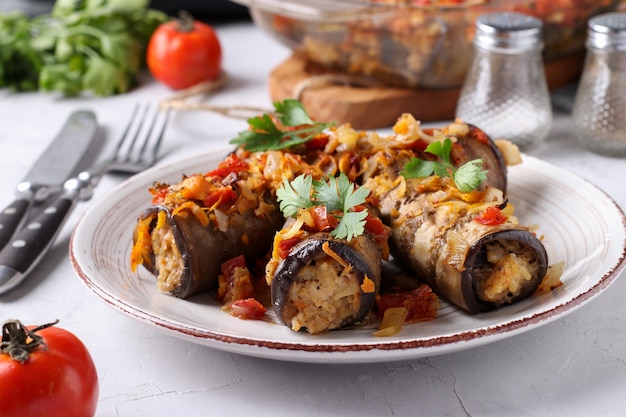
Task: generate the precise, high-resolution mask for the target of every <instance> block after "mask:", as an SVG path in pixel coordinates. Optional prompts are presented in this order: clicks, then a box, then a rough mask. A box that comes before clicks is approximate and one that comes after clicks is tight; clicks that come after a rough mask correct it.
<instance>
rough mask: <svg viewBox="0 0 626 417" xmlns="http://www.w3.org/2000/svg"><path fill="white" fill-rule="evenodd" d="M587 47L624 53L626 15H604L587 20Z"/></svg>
mask: <svg viewBox="0 0 626 417" xmlns="http://www.w3.org/2000/svg"><path fill="white" fill-rule="evenodd" d="M587 46H588V47H592V48H600V49H615V50H622V51H626V13H618V12H615V13H606V14H602V15H599V16H596V17H593V18H591V19H590V20H589V23H588V24H587Z"/></svg>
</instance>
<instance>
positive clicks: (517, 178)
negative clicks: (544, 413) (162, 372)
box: [70, 151, 626, 363]
mask: <svg viewBox="0 0 626 417" xmlns="http://www.w3.org/2000/svg"><path fill="white" fill-rule="evenodd" d="M225 154H226V151H224V152H214V153H211V154H209V155H202V156H198V157H194V158H190V159H187V160H184V161H180V162H178V163H174V164H171V165H168V166H162V167H157V168H154V169H151V170H148V171H146V172H144V173H141V174H139V175H137V176H135V177H132V178H130V179H129V180H128V181H126V182H124V183H123V184H121V185H120V186H118V187H117V188H116V189H115V190H113V191H112V192H110V193H109V194H108V195H107V196H105V197H104V198H102V199H100V201H98V202H96V203H95V204H93V206H92V207H91V208H90V209H89V210H88V211H87V212H86V213H85V215H84V216H83V218H82V219H81V221H80V222H79V224H78V226H77V227H76V230H75V232H74V233H73V236H72V239H71V244H70V257H71V259H72V263H73V266H74V268H75V270H76V272H77V273H78V275H79V276H80V277H81V278H82V280H83V281H84V282H85V284H86V285H87V287H88V288H89V289H90V290H91V291H93V292H94V293H95V294H96V295H97V296H98V297H99V298H101V299H102V300H103V301H105V302H106V303H107V304H108V305H110V306H112V307H114V308H115V309H118V310H119V311H121V312H122V313H124V314H126V315H128V316H130V317H132V318H134V319H136V320H139V321H140V322H142V323H145V324H148V325H151V326H153V327H155V328H156V329H158V330H160V331H163V332H165V333H167V334H169V335H173V336H177V337H180V338H183V339H186V340H190V341H192V342H196V343H200V344H203V345H206V346H210V347H213V348H217V349H222V350H226V351H230V352H235V353H240V354H245V355H251V356H257V357H264V358H272V359H280V360H289V361H299V362H344V363H345V362H372V361H393V360H403V359H411V358H417V357H425V356H431V355H436V354H442V353H447V352H453V351H458V350H461V349H467V348H470V347H475V346H479V345H483V344H486V343H490V342H494V341H497V340H501V339H503V338H507V337H510V336H513V335H515V334H519V333H521V332H524V331H528V330H531V329H534V328H537V327H538V326H541V325H543V324H546V323H548V322H550V321H552V320H555V319H557V318H559V317H561V316H563V315H565V314H567V313H570V312H572V311H573V310H574V309H576V308H578V307H580V306H581V305H583V304H585V303H586V302H588V301H590V300H591V299H593V298H594V297H595V296H597V295H598V294H599V293H600V292H601V291H603V290H604V289H606V288H607V287H608V286H609V284H611V282H613V280H614V279H615V278H616V277H617V276H618V275H619V274H620V272H621V271H622V270H623V268H624V265H625V262H626V261H625V250H626V249H625V242H626V219H625V217H624V213H623V212H622V211H621V210H620V209H619V208H618V206H617V204H616V203H615V202H614V201H613V200H611V199H610V198H609V197H608V196H607V195H606V194H605V193H604V192H602V191H600V190H599V189H598V188H596V187H595V186H593V185H591V184H590V183H588V182H587V181H585V180H583V179H581V178H579V177H577V176H575V175H573V174H571V173H569V172H567V171H565V170H562V169H560V168H557V167H555V166H553V165H551V164H549V163H546V162H544V161H541V160H539V159H536V158H533V157H530V156H524V163H523V164H522V165H519V166H515V167H512V168H511V169H510V171H509V197H510V200H511V202H513V203H514V204H515V206H516V214H517V215H518V217H519V218H520V220H521V221H522V222H523V223H525V224H529V225H530V224H536V225H539V233H540V234H542V235H543V236H544V242H545V245H546V249H547V251H548V254H549V259H550V263H551V264H554V263H557V262H560V261H564V262H565V265H566V268H565V272H564V274H563V276H562V281H563V283H564V285H563V286H562V287H560V288H558V289H557V290H555V291H553V292H552V293H549V294H545V295H541V296H536V295H535V296H533V297H531V298H530V299H527V300H524V301H522V302H519V303H516V304H513V305H511V306H507V307H505V308H501V309H499V310H497V311H493V312H488V313H481V314H478V315H475V316H471V315H468V314H466V313H464V312H463V311H461V310H459V309H458V308H456V307H453V306H451V305H448V304H443V305H442V308H441V310H440V312H439V316H438V317H437V318H436V319H435V320H433V321H430V322H425V323H417V324H410V325H406V326H405V327H404V328H403V329H402V331H401V332H400V333H399V334H397V335H395V336H393V337H388V338H376V337H374V336H372V332H373V330H374V327H365V328H359V329H349V330H339V331H333V332H329V333H327V334H323V335H317V336H311V335H308V334H306V333H296V332H293V331H291V330H289V329H288V328H286V327H285V326H283V325H281V324H279V323H278V321H277V319H276V317H275V316H274V315H273V314H272V313H269V312H268V314H267V315H266V316H267V318H266V319H265V320H263V321H254V320H248V321H246V320H241V319H238V318H234V317H231V316H230V315H229V314H227V313H225V312H223V311H221V310H220V307H219V305H218V304H217V302H216V301H215V300H214V299H212V297H211V296H210V295H208V294H205V295H201V296H195V297H193V298H191V299H189V300H180V299H177V298H174V297H172V296H170V295H168V294H164V293H161V292H159V291H157V289H156V287H155V278H154V277H153V276H151V275H150V274H149V273H147V272H146V271H145V270H143V269H141V270H140V271H138V272H137V273H132V272H131V271H130V268H129V253H130V249H131V240H132V231H133V227H134V224H135V220H136V218H137V217H138V215H139V214H140V213H141V212H142V211H143V209H144V208H146V207H147V206H148V205H149V203H150V194H149V193H148V191H147V189H148V187H149V186H150V185H151V184H152V183H153V182H154V181H155V180H158V181H164V182H177V181H179V180H180V178H181V174H183V173H185V174H193V173H198V172H206V171H208V170H210V169H212V168H213V167H215V166H216V165H217V163H218V162H219V161H220V160H222V159H223V157H224V155H225Z"/></svg>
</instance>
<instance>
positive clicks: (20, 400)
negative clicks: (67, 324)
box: [0, 320, 99, 417]
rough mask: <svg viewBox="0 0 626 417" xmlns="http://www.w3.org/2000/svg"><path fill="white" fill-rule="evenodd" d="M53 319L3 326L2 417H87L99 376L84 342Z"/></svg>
mask: <svg viewBox="0 0 626 417" xmlns="http://www.w3.org/2000/svg"><path fill="white" fill-rule="evenodd" d="M57 322H58V320H57V321H56V322H54V323H49V324H45V325H43V326H39V327H35V328H33V327H26V326H23V325H22V323H20V322H19V321H17V320H7V321H6V322H5V323H4V325H3V326H2V343H1V344H0V381H2V383H1V384H0V410H1V411H0V413H1V414H2V416H3V417H35V416H64V417H92V416H93V415H94V414H95V412H96V407H97V404H98V390H99V386H98V375H97V372H96V367H95V365H94V362H93V360H92V358H91V355H90V354H89V351H88V350H87V348H86V347H85V345H84V344H83V343H82V342H81V341H80V339H78V338H77V337H76V336H75V335H74V334H73V333H71V332H69V331H67V330H64V329H62V328H59V327H54V325H55V324H56V323H57Z"/></svg>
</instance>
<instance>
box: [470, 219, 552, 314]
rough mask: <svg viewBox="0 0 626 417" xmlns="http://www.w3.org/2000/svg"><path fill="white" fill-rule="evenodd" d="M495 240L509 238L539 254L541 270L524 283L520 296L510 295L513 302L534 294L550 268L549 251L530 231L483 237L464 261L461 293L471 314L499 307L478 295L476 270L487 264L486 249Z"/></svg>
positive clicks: (512, 230)
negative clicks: (547, 251)
mask: <svg viewBox="0 0 626 417" xmlns="http://www.w3.org/2000/svg"><path fill="white" fill-rule="evenodd" d="M494 240H508V241H515V242H518V243H521V244H523V246H524V247H525V248H526V249H527V250H531V251H533V252H534V255H535V257H536V259H535V262H537V263H538V264H539V268H538V271H537V273H536V274H535V275H534V276H533V277H532V280H531V281H529V282H528V283H527V285H525V286H524V288H523V290H522V291H521V292H520V293H519V294H518V295H517V296H515V297H513V298H511V300H510V302H515V301H518V300H523V299H524V298H528V297H529V296H531V295H532V294H533V293H534V292H535V291H536V290H537V288H538V287H539V285H540V284H541V281H542V280H543V278H544V277H545V275H546V273H547V271H548V254H547V253H546V249H545V247H544V245H543V244H542V243H541V241H540V240H539V239H538V238H537V237H536V236H535V235H534V234H533V233H531V232H530V231H528V230H519V229H508V230H500V231H497V232H494V233H490V234H488V235H485V236H483V237H482V238H480V239H479V240H477V241H476V242H474V243H473V244H472V245H471V246H470V248H469V250H468V253H467V256H466V258H465V262H464V267H465V270H464V271H463V272H462V274H461V292H462V294H463V298H464V300H465V303H466V304H465V309H466V310H467V311H468V312H469V313H470V314H476V313H479V312H481V311H489V310H494V309H496V308H498V307H499V306H500V305H498V304H495V303H492V302H487V301H484V300H481V299H480V298H479V297H477V296H476V294H477V286H478V279H479V278H477V275H478V273H477V270H478V269H480V268H481V266H483V265H485V264H486V262H487V260H486V250H485V248H486V246H487V244H488V243H490V242H492V241H494Z"/></svg>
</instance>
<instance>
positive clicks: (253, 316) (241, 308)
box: [228, 298, 267, 320]
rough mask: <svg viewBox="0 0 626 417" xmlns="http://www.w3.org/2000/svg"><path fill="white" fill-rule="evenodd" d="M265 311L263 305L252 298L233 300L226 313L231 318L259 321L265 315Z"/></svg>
mask: <svg viewBox="0 0 626 417" xmlns="http://www.w3.org/2000/svg"><path fill="white" fill-rule="evenodd" d="M266 310H267V309H266V308H265V307H264V306H263V304H261V303H259V302H258V301H257V300H255V299H254V298H243V299H240V300H235V301H233V302H232V303H231V304H230V306H229V307H228V311H229V312H230V314H231V315H232V316H235V317H239V318H240V319H244V320H260V319H261V318H263V316H264V315H265V312H266Z"/></svg>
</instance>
